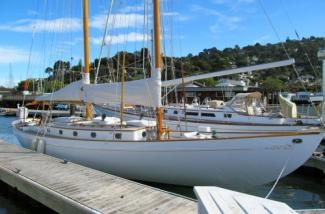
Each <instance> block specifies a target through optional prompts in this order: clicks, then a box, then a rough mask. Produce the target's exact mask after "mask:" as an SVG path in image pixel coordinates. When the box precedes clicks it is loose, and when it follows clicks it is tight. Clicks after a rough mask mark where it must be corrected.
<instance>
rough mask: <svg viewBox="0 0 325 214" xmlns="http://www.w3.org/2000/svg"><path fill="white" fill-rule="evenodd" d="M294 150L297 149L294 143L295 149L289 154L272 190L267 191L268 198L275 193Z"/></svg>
mask: <svg viewBox="0 0 325 214" xmlns="http://www.w3.org/2000/svg"><path fill="white" fill-rule="evenodd" d="M294 150H295V145H293V149H292V151H291V153H290V154H289V156H288V158H287V160H286V161H285V162H284V165H283V167H282V169H281V171H280V173H279V175H278V177H277V179H276V180H275V182H274V184H273V186H272V187H271V189H270V191H269V192H268V193H267V195H266V196H265V198H266V199H268V198H269V197H270V195H271V194H272V193H273V191H274V189H275V187H276V185H277V184H278V182H279V180H280V178H281V177H282V174H283V172H284V170H285V169H286V168H287V165H288V163H289V160H290V159H291V156H292V154H293V151H294Z"/></svg>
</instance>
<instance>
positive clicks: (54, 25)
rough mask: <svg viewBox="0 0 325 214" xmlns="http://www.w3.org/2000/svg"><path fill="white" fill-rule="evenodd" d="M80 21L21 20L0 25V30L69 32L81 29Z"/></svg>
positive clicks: (63, 19) (76, 19) (67, 19)
mask: <svg viewBox="0 0 325 214" xmlns="http://www.w3.org/2000/svg"><path fill="white" fill-rule="evenodd" d="M81 26H82V24H81V20H80V19H78V18H58V19H52V20H44V19H21V20H18V21H16V22H14V23H11V24H4V25H0V30H6V31H15V32H33V31H34V32H42V31H47V32H58V33H60V32H70V31H78V30H80V29H81Z"/></svg>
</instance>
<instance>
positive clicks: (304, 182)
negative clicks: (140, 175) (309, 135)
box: [0, 117, 325, 214]
mask: <svg viewBox="0 0 325 214" xmlns="http://www.w3.org/2000/svg"><path fill="white" fill-rule="evenodd" d="M15 119H16V118H15V117H0V139H3V140H5V141H6V142H9V143H13V144H17V145H19V142H18V141H17V139H16V138H15V136H14V135H13V133H12V130H11V122H12V121H13V120H15ZM146 184H148V185H152V186H154V187H157V188H161V189H164V190H167V191H171V192H175V193H178V194H181V195H185V196H187V197H192V198H195V196H194V193H193V189H192V188H190V187H182V186H173V185H163V184H153V183H146ZM0 187H1V185H0ZM271 187H272V184H267V185H263V186H259V187H256V188H255V189H254V190H251V191H250V192H249V193H250V194H253V195H257V196H261V197H265V196H266V195H267V193H268V192H269V190H270V189H271ZM270 199H274V200H278V201H282V202H285V203H287V204H288V205H289V206H291V207H292V208H294V209H312V208H325V178H324V175H322V174H318V173H315V172H313V171H309V170H298V171H297V172H295V173H293V174H291V175H289V176H287V177H285V178H283V179H281V180H280V182H279V183H278V185H277V186H276V188H275V190H274V192H273V193H272V194H271V197H270ZM31 204H32V206H31ZM35 212H42V213H47V212H51V211H50V210H48V209H46V208H44V207H42V206H40V205H37V203H36V204H35V203H34V202H32V201H31V200H30V202H28V201H27V202H26V201H25V202H22V201H21V200H20V198H19V197H17V196H15V195H14V194H8V191H7V190H6V188H3V187H1V188H0V214H1V213H35Z"/></svg>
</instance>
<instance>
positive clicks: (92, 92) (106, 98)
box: [36, 59, 294, 107]
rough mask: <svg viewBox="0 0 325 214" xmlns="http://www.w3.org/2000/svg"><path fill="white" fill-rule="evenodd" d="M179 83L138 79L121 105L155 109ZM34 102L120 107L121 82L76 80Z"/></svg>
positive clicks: (221, 73) (126, 91)
mask: <svg viewBox="0 0 325 214" xmlns="http://www.w3.org/2000/svg"><path fill="white" fill-rule="evenodd" d="M293 63H294V60H293V59H289V60H283V61H278V62H272V63H266V64H261V65H254V66H247V67H243V68H236V69H230V70H224V71H219V72H212V73H207V74H201V75H196V76H191V77H185V78H184V82H185V83H186V82H190V81H193V80H198V79H205V78H209V77H217V76H225V75H231V74H237V73H244V72H252V71H257V70H262V69H270V68H276V67H282V66H288V65H291V64H293ZM180 84H182V79H174V80H167V81H162V82H161V81H157V80H156V78H154V77H151V78H147V79H141V80H133V81H126V82H125V83H124V94H125V95H124V103H125V104H133V105H143V106H148V107H157V105H158V104H159V103H160V99H161V94H160V92H161V91H160V88H161V87H171V86H177V85H180ZM36 100H37V101H54V102H80V101H84V102H91V103H95V104H104V103H110V104H120V102H121V83H120V82H114V83H102V84H85V83H83V82H82V81H77V82H74V83H71V84H69V85H67V86H66V87H64V88H62V89H60V90H58V91H56V92H54V93H52V94H48V95H43V96H40V97H38V98H37V99H36Z"/></svg>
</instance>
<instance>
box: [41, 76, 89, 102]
mask: <svg viewBox="0 0 325 214" xmlns="http://www.w3.org/2000/svg"><path fill="white" fill-rule="evenodd" d="M82 85H83V83H82V81H81V80H79V81H76V82H73V83H70V84H69V85H67V86H65V87H63V88H61V89H59V90H57V91H55V92H53V93H50V94H45V95H42V96H39V97H37V98H36V99H35V100H36V101H54V102H80V101H82V99H83V96H82V93H81V92H82V90H81V89H82Z"/></svg>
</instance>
